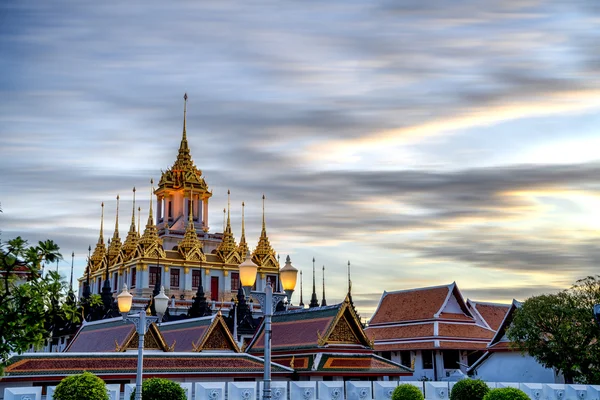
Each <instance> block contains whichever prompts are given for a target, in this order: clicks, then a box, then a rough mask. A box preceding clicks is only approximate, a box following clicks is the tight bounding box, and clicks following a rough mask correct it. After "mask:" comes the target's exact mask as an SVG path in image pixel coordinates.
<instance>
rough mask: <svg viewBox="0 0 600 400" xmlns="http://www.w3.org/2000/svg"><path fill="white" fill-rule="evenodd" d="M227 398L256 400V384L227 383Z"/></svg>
mask: <svg viewBox="0 0 600 400" xmlns="http://www.w3.org/2000/svg"><path fill="white" fill-rule="evenodd" d="M227 396H228V398H229V399H231V400H233V399H236V400H256V382H227Z"/></svg>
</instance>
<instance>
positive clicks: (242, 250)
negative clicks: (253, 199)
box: [237, 201, 250, 258]
mask: <svg viewBox="0 0 600 400" xmlns="http://www.w3.org/2000/svg"><path fill="white" fill-rule="evenodd" d="M244 207H245V204H244V202H243V201H242V236H241V237H240V244H239V246H238V248H237V252H238V254H239V255H240V256H241V257H242V258H243V257H245V256H246V254H248V252H249V251H250V249H249V248H248V243H246V226H245V225H244Z"/></svg>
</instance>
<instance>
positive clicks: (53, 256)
mask: <svg viewBox="0 0 600 400" xmlns="http://www.w3.org/2000/svg"><path fill="white" fill-rule="evenodd" d="M35 250H36V252H37V254H38V265H39V266H41V267H42V274H43V273H44V271H43V264H52V263H55V262H57V261H58V260H62V259H63V256H62V254H60V252H59V250H60V248H59V247H58V245H57V244H56V243H54V240H51V239H47V240H45V241H43V242H38V245H37V246H36V248H35Z"/></svg>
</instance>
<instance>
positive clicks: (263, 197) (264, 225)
mask: <svg viewBox="0 0 600 400" xmlns="http://www.w3.org/2000/svg"><path fill="white" fill-rule="evenodd" d="M262 211H263V213H262V230H263V231H266V230H267V228H266V224H265V195H264V193H263V195H262Z"/></svg>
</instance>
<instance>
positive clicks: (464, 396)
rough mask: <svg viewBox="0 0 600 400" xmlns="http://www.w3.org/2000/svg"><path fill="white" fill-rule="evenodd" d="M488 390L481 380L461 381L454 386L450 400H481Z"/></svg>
mask: <svg viewBox="0 0 600 400" xmlns="http://www.w3.org/2000/svg"><path fill="white" fill-rule="evenodd" d="M489 391H490V388H489V387H488V385H486V383H485V382H484V381H482V380H481V379H462V380H460V381H458V382H456V383H455V384H454V387H452V392H451V393H450V400H483V397H484V396H485V395H486V394H487V393H488V392H489Z"/></svg>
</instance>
